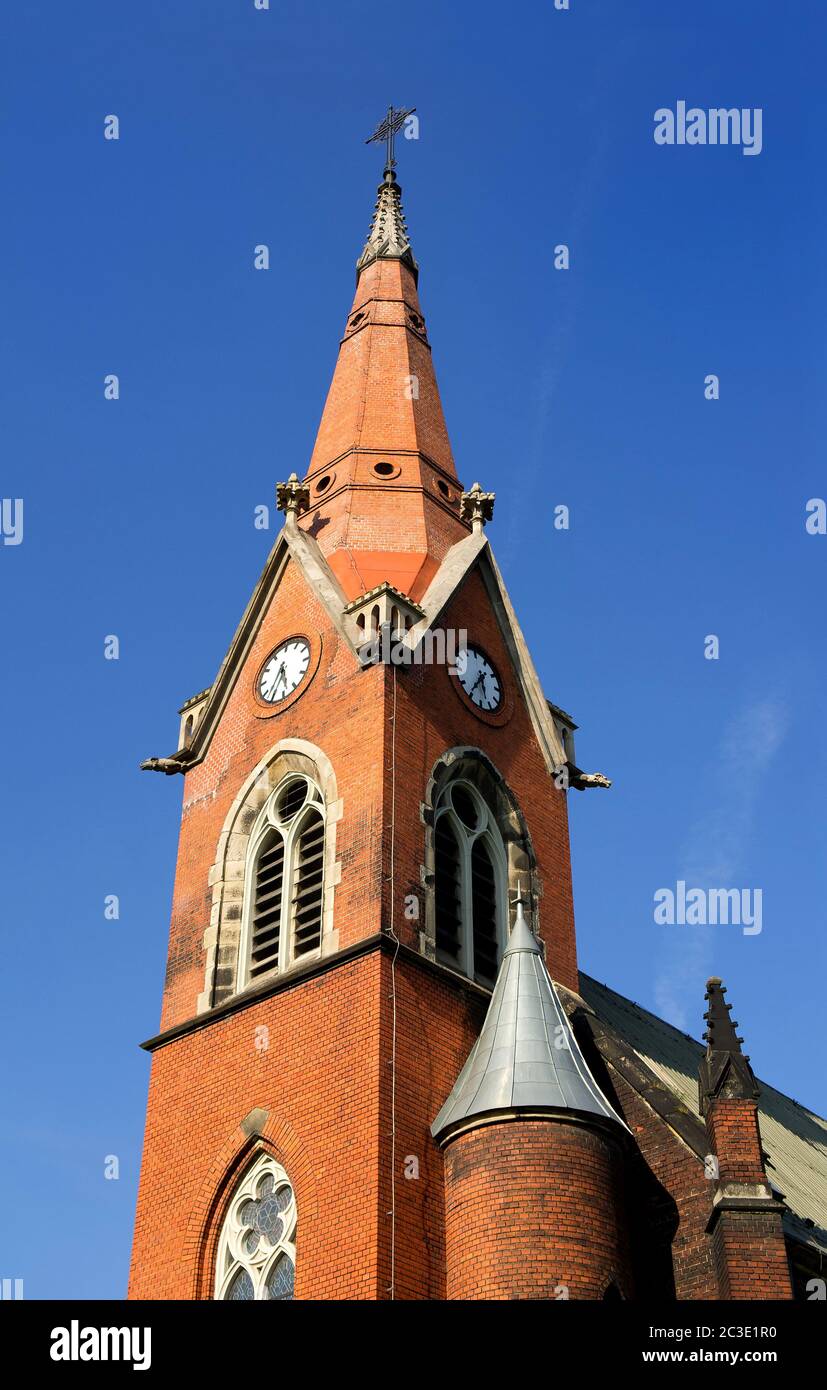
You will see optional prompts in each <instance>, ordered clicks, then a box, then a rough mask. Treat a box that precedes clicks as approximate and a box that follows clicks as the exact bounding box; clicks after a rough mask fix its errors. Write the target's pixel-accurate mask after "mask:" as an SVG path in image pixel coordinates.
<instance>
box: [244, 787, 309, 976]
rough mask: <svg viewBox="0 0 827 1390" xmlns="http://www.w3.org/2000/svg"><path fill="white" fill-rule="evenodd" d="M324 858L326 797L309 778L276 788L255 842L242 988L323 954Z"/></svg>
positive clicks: (253, 838)
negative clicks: (324, 798)
mask: <svg viewBox="0 0 827 1390" xmlns="http://www.w3.org/2000/svg"><path fill="white" fill-rule="evenodd" d="M324 853H325V818H324V803H323V800H322V795H321V792H320V791H319V789H318V787H317V786H316V785H315V783H313V782H311V781H310V779H309V778H307V777H304V776H290V777H288V778H286V779H285V781H284V782H282V783H280V785H279V786H278V787H276V789H275V791H274V792H273V795H272V796H271V797H270V798H269V800H268V801H267V803H266V804H265V806H264V807H263V809H262V811H261V812H260V814H259V817H258V821H257V823H256V826H255V829H254V831H253V834H252V835H251V837H250V852H249V855H248V865H247V875H246V882H245V893H244V931H243V933H242V971H241V985H242V988H243V987H244V986H245V985H248V984H253V983H254V982H255V981H256V980H259V979H261V978H263V977H264V976H265V975H269V974H271V973H272V972H274V971H283V970H287V969H288V968H289V966H291V965H293V964H294V963H295V962H296V961H299V960H301V959H303V958H305V957H308V958H309V957H312V955H313V954H314V953H318V952H319V950H320V949H321V942H322V920H323V915H324V875H325V861H324Z"/></svg>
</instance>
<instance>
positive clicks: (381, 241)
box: [356, 106, 419, 280]
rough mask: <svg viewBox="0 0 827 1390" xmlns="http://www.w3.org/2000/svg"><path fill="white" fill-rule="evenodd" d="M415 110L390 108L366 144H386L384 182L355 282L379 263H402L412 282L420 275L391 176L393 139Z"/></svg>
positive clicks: (396, 186) (358, 264)
mask: <svg viewBox="0 0 827 1390" xmlns="http://www.w3.org/2000/svg"><path fill="white" fill-rule="evenodd" d="M415 110H416V107H414V106H412V107H410V109H409V110H403V109H402V108H400V109H399V110H398V111H395V110H394V108H393V107H392V106H389V107H388V114H387V116H386V117H385V119H384V120H383V121H382V122H380V124H379V125H378V126H377V127H376V129H375V131H374V132H373V134H372V135H371V137H370V139H368V140H366V141H365V144H366V145H370V144H373V143H374V141H380V140H385V141H386V142H387V152H386V159H385V173H384V178H383V181H382V183H380V185H379V188H378V190H377V192H378V197H377V199H376V207H375V209H374V213H373V221H372V223H371V227H370V231H369V233H368V239H367V241H366V243H365V249H364V251H363V252H362V254H361V256H360V257H359V259H358V261H357V262H356V278H357V280H358V278H359V276H360V274H361V273H362V271H363V270H364V269H365V267H366V266H369V265H371V264H372V263H373V261H379V260H386V261H390V260H395V261H404V262H405V264H406V265H407V266H408V267H409V269H410V270H411V271H412V272H413V276H414V280H416V279H417V277H418V275H419V268H418V266H417V264H416V261H415V260H414V255H413V251H412V250H411V243H410V238H409V237H408V229H407V227H406V225H405V214H404V213H403V211H402V189H401V188H400V187H399V184H398V183H397V182H396V174H395V173H394V170H395V168H396V160H395V159H394V155H393V140H394V136H395V135H396V133H397V131H399V130H400V129H401V128H402V126H403V125H404V123H405V121H406V120H407V118H408V116H412V115H413V113H414V111H415Z"/></svg>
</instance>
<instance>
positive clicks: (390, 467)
mask: <svg viewBox="0 0 827 1390" xmlns="http://www.w3.org/2000/svg"><path fill="white" fill-rule="evenodd" d="M373 471H374V473H375V474H376V476H377V478H397V477H398V476H399V468H398V467H397V466H396V464H393V463H385V462H383V463H375V464H374V465H373Z"/></svg>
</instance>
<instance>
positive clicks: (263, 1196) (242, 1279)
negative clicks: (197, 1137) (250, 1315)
mask: <svg viewBox="0 0 827 1390" xmlns="http://www.w3.org/2000/svg"><path fill="white" fill-rule="evenodd" d="M296 1224H297V1212H296V1198H295V1195H294V1193H293V1188H292V1186H291V1183H290V1179H289V1178H288V1176H287V1174H286V1172H285V1171H284V1169H283V1168H282V1167H281V1165H280V1164H279V1163H277V1162H276V1160H275V1159H274V1158H271V1156H270V1155H269V1154H261V1155H260V1156H259V1158H257V1159H256V1161H255V1162H254V1163H253V1165H252V1167H251V1168H249V1169H248V1170H247V1173H246V1175H245V1177H244V1178H243V1179H242V1181H241V1182H240V1183H239V1185H238V1187H237V1188H236V1191H235V1192H234V1194H233V1197H232V1200H231V1202H230V1205H229V1208H228V1210H227V1215H226V1217H225V1218H224V1225H223V1227H222V1228H221V1235H220V1236H219V1240H218V1251H217V1255H216V1266H215V1297H216V1299H218V1300H220V1301H222V1302H231V1303H232V1302H239V1303H252V1302H255V1301H265V1302H266V1301H268V1300H276V1301H278V1302H287V1301H288V1300H290V1299H292V1298H293V1284H294V1278H295V1270H296Z"/></svg>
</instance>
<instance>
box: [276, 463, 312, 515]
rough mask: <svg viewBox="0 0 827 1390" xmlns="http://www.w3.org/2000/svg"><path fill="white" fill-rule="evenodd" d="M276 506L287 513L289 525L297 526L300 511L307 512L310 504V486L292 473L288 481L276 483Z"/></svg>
mask: <svg viewBox="0 0 827 1390" xmlns="http://www.w3.org/2000/svg"><path fill="white" fill-rule="evenodd" d="M276 506H277V507H278V509H279V511H280V512H284V513H285V521H286V523H287V525H288V526H291V527H292V526H295V524H296V517H297V516H298V514H299V512H306V511H307V508H308V507H309V506H310V488H309V487H308V486H307V484H306V483H300V482H299V480H298V478H297V477H296V474H295V473H291V474H290V477H289V478H288V479H287V482H286V483H276Z"/></svg>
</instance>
